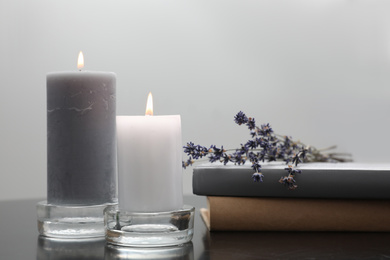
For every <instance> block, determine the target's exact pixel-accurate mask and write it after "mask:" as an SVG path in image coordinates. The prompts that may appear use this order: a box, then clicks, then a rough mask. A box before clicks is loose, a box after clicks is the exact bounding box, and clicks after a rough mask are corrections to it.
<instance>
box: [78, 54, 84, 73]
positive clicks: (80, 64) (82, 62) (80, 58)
mask: <svg viewBox="0 0 390 260" xmlns="http://www.w3.org/2000/svg"><path fill="white" fill-rule="evenodd" d="M77 68H78V69H79V70H81V69H82V68H84V55H83V53H82V52H81V51H80V53H79V58H78V59H77Z"/></svg>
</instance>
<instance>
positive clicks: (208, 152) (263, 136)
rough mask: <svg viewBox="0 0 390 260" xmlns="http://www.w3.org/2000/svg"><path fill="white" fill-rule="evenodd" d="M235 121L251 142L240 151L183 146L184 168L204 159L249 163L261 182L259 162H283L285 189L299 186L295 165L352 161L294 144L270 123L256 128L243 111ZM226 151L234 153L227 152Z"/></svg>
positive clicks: (252, 119)
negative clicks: (185, 158) (249, 136)
mask: <svg viewBox="0 0 390 260" xmlns="http://www.w3.org/2000/svg"><path fill="white" fill-rule="evenodd" d="M234 121H235V122H236V123H237V124H238V125H246V126H247V127H248V129H249V130H250V135H251V136H252V139H250V140H248V141H247V142H246V143H245V144H241V148H239V149H230V150H225V149H224V148H223V146H221V147H220V148H218V147H216V146H215V145H211V146H210V147H209V148H207V147H205V146H201V145H194V144H193V143H192V142H189V143H187V145H186V146H184V147H183V148H184V152H185V153H186V154H187V155H188V156H189V159H188V160H187V161H185V162H184V161H183V168H186V167H188V166H190V165H192V164H193V163H194V162H195V160H204V159H206V158H208V160H209V161H210V162H211V163H213V162H216V161H220V162H222V163H224V164H225V165H226V164H227V163H228V162H233V163H234V164H239V165H241V164H245V163H246V161H248V160H249V161H250V162H251V163H252V169H253V170H254V171H255V172H254V173H253V175H252V179H253V181H255V182H262V181H263V176H264V175H263V174H262V173H261V164H260V162H264V161H268V162H271V161H278V160H282V161H285V162H286V164H287V165H288V167H287V168H285V170H286V171H287V172H288V175H287V176H284V177H281V179H280V180H279V182H280V183H282V184H284V185H285V186H286V187H287V188H288V189H296V188H297V187H298V186H297V185H296V181H295V179H294V177H295V175H296V173H301V171H300V170H298V169H295V168H294V165H295V167H297V166H298V164H300V163H302V162H309V161H310V162H314V161H317V162H326V161H351V159H350V158H341V157H337V156H347V155H348V154H337V153H331V154H323V153H321V150H317V149H315V148H314V147H311V146H306V145H304V144H303V143H301V142H300V141H298V142H296V141H294V140H292V138H291V137H289V136H281V135H276V134H274V131H273V129H272V127H271V126H270V124H269V123H267V124H263V125H261V126H260V127H258V126H256V121H255V119H254V118H252V117H247V116H246V115H245V114H244V113H243V112H242V111H240V112H238V113H237V114H236V115H235V117H234ZM331 148H334V147H331ZM228 151H234V152H233V153H227V152H228ZM207 156H208V157H207Z"/></svg>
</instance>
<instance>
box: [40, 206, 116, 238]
mask: <svg viewBox="0 0 390 260" xmlns="http://www.w3.org/2000/svg"><path fill="white" fill-rule="evenodd" d="M115 205H117V203H105V204H101V205H87V206H63V205H54V204H48V203H47V201H41V202H39V203H38V204H37V215H38V231H39V234H41V235H43V236H47V237H53V238H94V237H104V234H105V231H104V217H103V211H104V209H105V208H106V207H108V206H111V207H112V206H115Z"/></svg>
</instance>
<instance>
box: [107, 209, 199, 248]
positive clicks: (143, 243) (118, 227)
mask: <svg viewBox="0 0 390 260" xmlns="http://www.w3.org/2000/svg"><path fill="white" fill-rule="evenodd" d="M194 218H195V208H194V207H192V206H188V205H184V206H183V208H181V209H178V210H174V211H167V212H152V213H144V212H126V211H120V210H119V209H118V206H112V207H107V208H106V209H105V210H104V225H105V230H106V241H107V242H108V243H111V244H114V245H120V246H131V247H160V246H175V245H181V244H184V243H187V242H189V241H191V239H192V236H193V234H194Z"/></svg>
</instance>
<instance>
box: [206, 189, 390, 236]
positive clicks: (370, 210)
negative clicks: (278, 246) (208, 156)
mask: <svg viewBox="0 0 390 260" xmlns="http://www.w3.org/2000/svg"><path fill="white" fill-rule="evenodd" d="M207 200H208V209H201V215H202V218H203V220H204V221H205V223H206V225H207V226H208V228H209V230H210V231H369V232H374V231H375V232H388V231H390V200H353V199H342V200H341V199H290V198H251V197H214V196H208V197H207Z"/></svg>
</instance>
